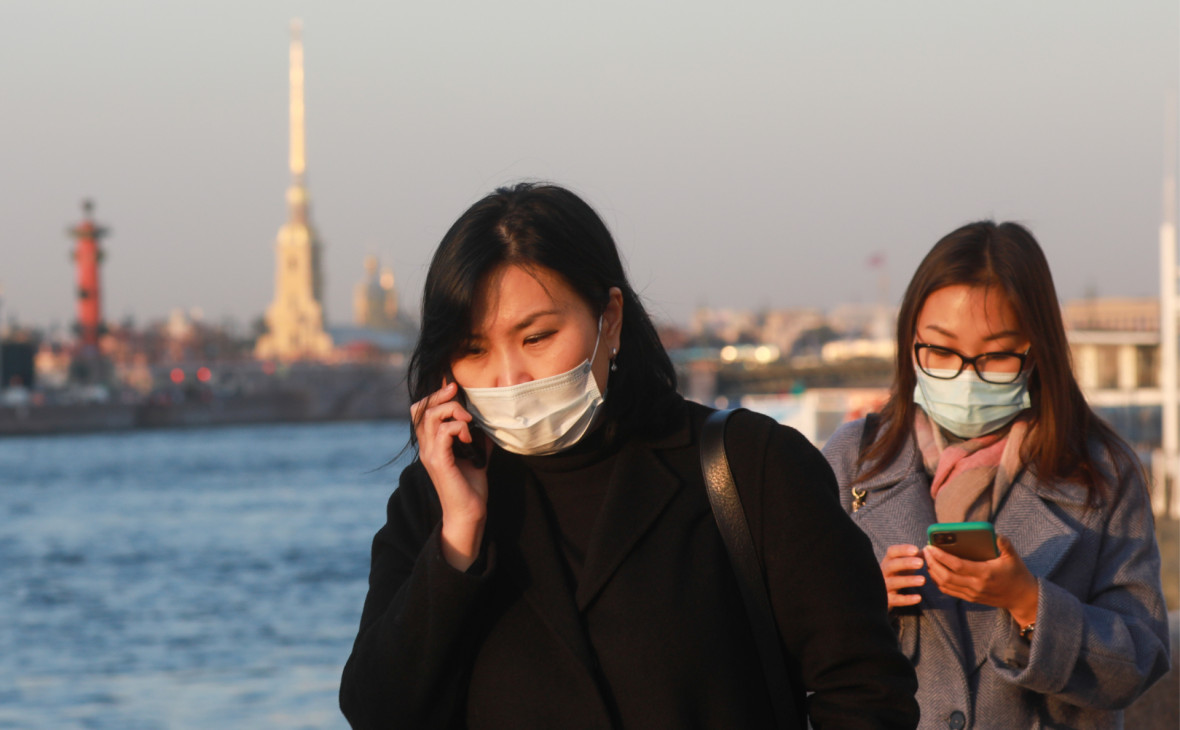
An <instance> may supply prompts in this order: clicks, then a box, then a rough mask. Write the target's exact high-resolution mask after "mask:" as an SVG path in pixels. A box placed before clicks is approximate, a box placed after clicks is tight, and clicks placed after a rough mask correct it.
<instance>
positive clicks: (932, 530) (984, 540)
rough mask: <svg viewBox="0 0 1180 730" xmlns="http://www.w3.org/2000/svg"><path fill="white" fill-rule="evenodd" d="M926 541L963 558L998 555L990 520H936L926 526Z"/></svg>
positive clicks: (978, 558)
mask: <svg viewBox="0 0 1180 730" xmlns="http://www.w3.org/2000/svg"><path fill="white" fill-rule="evenodd" d="M926 542H927V543H929V544H930V545H933V546H934V547H937V548H941V549H943V550H945V551H947V552H948V553H950V554H951V555H954V556H956V557H960V558H963V559H964V560H991V559H993V558H998V557H1000V549H999V548H998V547H996V529H995V527H994V526H993V525H992V523H990V522H936V523H935V524H933V525H931V526H930V527H927V528H926Z"/></svg>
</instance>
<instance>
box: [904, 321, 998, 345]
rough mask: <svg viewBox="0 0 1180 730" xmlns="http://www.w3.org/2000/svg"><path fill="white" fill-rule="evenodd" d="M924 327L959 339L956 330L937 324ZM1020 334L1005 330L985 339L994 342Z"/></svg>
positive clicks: (953, 338) (984, 339)
mask: <svg viewBox="0 0 1180 730" xmlns="http://www.w3.org/2000/svg"><path fill="white" fill-rule="evenodd" d="M922 329H927V330H933V331H935V332H937V333H938V334H940V335H942V336H943V337H948V338H950V339H952V340H957V339H959V337H958V335H956V334H955V333H954V332H950V331H949V330H945V329H943V328H942V327H939V326H938V325H936V324H928V325H926V326H925V327H923V328H922ZM1020 336H1021V333H1020V331H1018V330H1003V331H1002V332H993V333H992V334H990V335H988V336H987V337H984V338H983V341H984V342H992V341H993V340H1002V339H1004V338H1005V337H1020Z"/></svg>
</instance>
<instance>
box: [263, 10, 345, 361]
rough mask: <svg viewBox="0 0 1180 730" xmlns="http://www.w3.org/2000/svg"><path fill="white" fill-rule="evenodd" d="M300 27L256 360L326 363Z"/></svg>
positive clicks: (294, 28)
mask: <svg viewBox="0 0 1180 730" xmlns="http://www.w3.org/2000/svg"><path fill="white" fill-rule="evenodd" d="M300 29H301V24H300V22H299V21H298V20H295V21H292V23H291V73H290V81H291V106H290V114H291V150H290V158H291V159H290V163H291V177H292V180H291V187H290V188H288V190H287V205H288V207H289V211H290V213H289V217H288V219H287V222H286V223H284V224H283V226H282V228H280V229H279V235H278V241H277V242H276V245H275V259H276V267H275V298H274V302H272V303H271V305H270V307H269V308H268V309H267V310H266V326H267V332H266V333H265V334H264V335H262V336H261V337H259V338H258V343H257V345H256V346H255V355H256V356H257V357H259V358H263V359H276V360H284V361H292V360H325V359H327V358H328V357H329V356H330V355H331V354H332V338H331V337H330V336H329V335H328V333H327V332H325V331H324V307H323V273H322V271H321V270H320V241H319V236H318V235H317V233H316V230H315V228H314V226H312V224H311V217H310V210H309V204H308V194H307V185H306V183H305V180H304V173H305V170H306V164H305V163H306V160H305V145H304V124H303V42H302V40H301V39H300Z"/></svg>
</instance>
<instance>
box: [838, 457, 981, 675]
mask: <svg viewBox="0 0 1180 730" xmlns="http://www.w3.org/2000/svg"><path fill="white" fill-rule="evenodd" d="M858 488H864V489H865V490H866V491H867V493H868V497H867V499H866V500H865V503H864V506H863V507H861V508H860V509H859V510H857V511H856V512H853V513H852V520H853V522H856V523H857V524H858V525H859V526H860V527H861V529H862V530H863V531H864V532H866V533H867V534H868V536H869V539H870V540H872V542H873V550H874V552H875V553H876V555H877V559H878V560H880V559H881V558H883V557H884V556H885V551H886V550H888V549H889V547H890V546H891V545H903V544H904V545H915V546H917V547H918V548H921V547H923V546H924V545H925V544H926V528H927V527H928V526H930V525H931V524H933V523H935V522H937V521H938V518H937V517H935V515H934V500H932V499H931V498H930V482H929V479H928V478H927V477H926V473H925V471H924V468H923V466H922V462H921V456H920V454H919V453H918V448H917V446H916V445H913V444H912V442H911V445H910V448H909V449H907V450H906V451H903V452H902V454H901V455H900V456H898V458H897V459H895V460H894V462H893V464H892V465H890V467H889V468H888V469H886V470H885V471H884V472H882V473H881V474H879V475H877V476H876V477H874V478H872V479H870V480H868V481H866V482H864V483H862V484H860V485H858ZM921 573H922V574H923V575H925V576H926V583H925V585H923V586H921V587H920V588H919V589H918V593H919V594H921V596H922V603H921V604H920V605H921V606H922V607H923V608H924V609H928V610H923V611H922V615H923V616H925V617H926V619H927V620H928V621H929V622H930V623H931V624H933V625H934V626H935V627H936V628H937V632H936V633H937V637H938V638H937V640H938V641H941V642H942V643H943V644H944V645H945V646H946V647H947V648H948V649H950V650H951V651H952V652H954V654H955V655H956V656H958V657H959V661H960V663H961V664H965V659H966V657H965V656H964V654H963V648H962V642H961V640H960V637H961V636H964V635H965V632H964V631H963V628H962V627H961V626H960V621H959V611H958V607H957V606H956V604H955V599H953V598H951V597H950V596H947V595H946V594H944V593H943V592H942V591H940V590H938V586H937V585H936V584H935V583H934V581H933V580H931V579H930V576H929V574H928V573H927V572H926V570H925V569H924V568H923V569H922V571H921ZM927 638H931V637H927Z"/></svg>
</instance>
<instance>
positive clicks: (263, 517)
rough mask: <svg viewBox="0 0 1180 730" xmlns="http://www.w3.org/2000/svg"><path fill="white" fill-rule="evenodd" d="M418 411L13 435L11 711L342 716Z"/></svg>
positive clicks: (2, 719)
mask: <svg viewBox="0 0 1180 730" xmlns="http://www.w3.org/2000/svg"><path fill="white" fill-rule="evenodd" d="M407 436H408V429H407V426H406V424H405V423H389V422H385V423H379V422H378V423H360V424H357V423H350V424H329V425H310V426H309V425H283V426H256V427H242V428H223V429H202V430H185V431H154V432H134V433H122V434H101V435H86V436H56V437H32V438H6V439H0V728H53V729H54V730H58V729H60V728H112V729H114V728H118V729H119V730H139V729H148V728H202V729H206V728H346V727H347V723H345V722H344V720H343V718H342V717H341V716H340V714H339V711H338V710H337V704H336V691H337V688H338V685H339V678H340V670H341V667H342V666H343V664H344V661H345V659H346V658H347V657H348V652H349V648H350V646H351V642H352V638H353V636H354V634H355V631H356V627H357V621H358V620H359V618H360V609H361V603H362V601H363V600H364V594H365V588H366V580H367V575H368V561H369V541H370V539H371V538H372V535H373V532H375V531H376V529H377V528H378V527H380V526H381V524H382V522H383V521H384V508H385V501H386V499H387V498H388V496H389V492H390V491H391V490H392V488H393V486H394V485H395V484H396V480H397V475H398V472H399V471H400V465H398V466H391V467H388V468H379V467H381V466H382V465H383V464H384V463H385V462H386V461H388V460H389V459H390V458H392V457H393V456H394V455H396V454H397V452H398V450H399V449H400V448H401V446H402V445H403V444H404V443H405V440H406V437H407Z"/></svg>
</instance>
